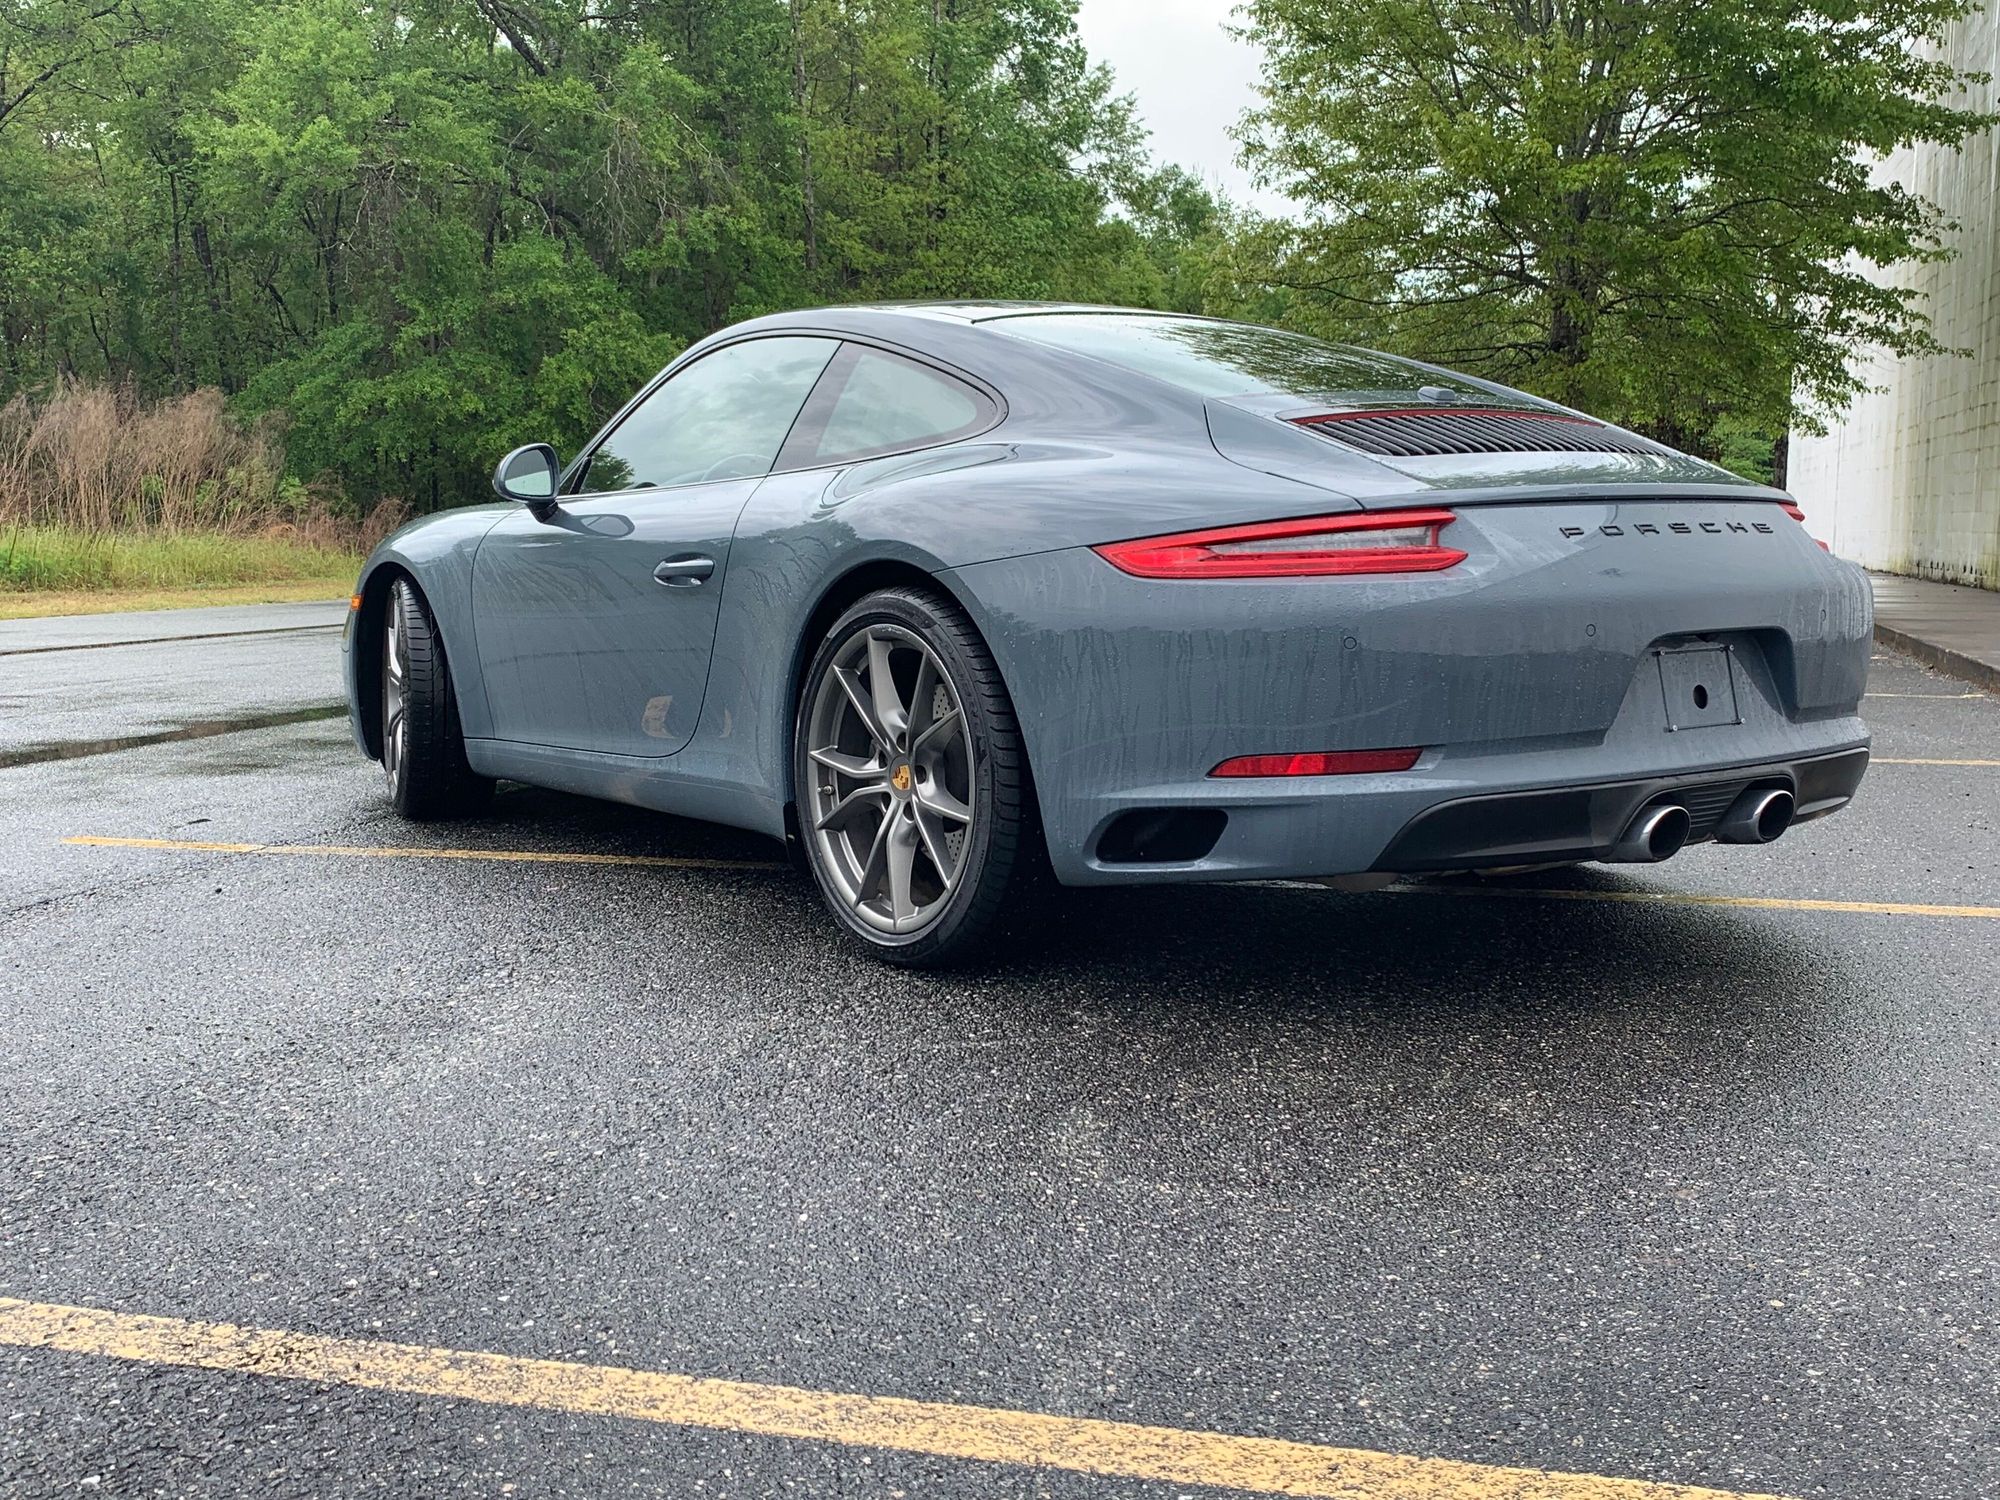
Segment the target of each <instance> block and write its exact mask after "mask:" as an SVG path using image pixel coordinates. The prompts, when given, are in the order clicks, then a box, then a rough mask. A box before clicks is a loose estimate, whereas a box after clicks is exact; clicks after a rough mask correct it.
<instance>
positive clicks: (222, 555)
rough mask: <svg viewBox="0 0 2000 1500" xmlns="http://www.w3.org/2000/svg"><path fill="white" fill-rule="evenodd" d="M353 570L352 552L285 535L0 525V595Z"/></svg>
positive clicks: (296, 577) (179, 585) (251, 580)
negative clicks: (247, 535)
mask: <svg viewBox="0 0 2000 1500" xmlns="http://www.w3.org/2000/svg"><path fill="white" fill-rule="evenodd" d="M360 568H361V557H360V554H359V553H355V552H349V551H347V550H345V549H344V548H339V547H325V546H318V545H314V544H312V543H310V542H302V541H297V540H294V539H291V538H287V537H241V536H220V535H215V534H212V533H199V532H161V533H142V532H86V531H75V530H69V529H67V528H62V527H47V526H20V527H7V528H4V529H0V593H16V594H19V593H39V592H61V593H79V592H88V591H91V590H98V589H104V590H121V591H139V590H181V589H199V588H208V587H213V586H220V585H236V584H275V583H286V582H295V581H308V580H320V579H329V578H341V579H345V580H348V581H349V582H351V581H352V580H353V578H354V575H355V574H356V573H357V572H359V571H360ZM343 586H344V585H343Z"/></svg>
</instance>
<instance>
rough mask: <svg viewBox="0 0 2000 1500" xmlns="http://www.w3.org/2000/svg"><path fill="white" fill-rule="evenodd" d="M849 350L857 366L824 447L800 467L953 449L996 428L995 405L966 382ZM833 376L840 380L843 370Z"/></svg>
mask: <svg viewBox="0 0 2000 1500" xmlns="http://www.w3.org/2000/svg"><path fill="white" fill-rule="evenodd" d="M848 347H849V348H850V349H851V350H852V351H853V364H852V365H851V366H850V368H849V369H848V371H847V378H846V379H845V380H844V381H843V382H842V383H841V386H840V391H839V394H838V395H836V396H835V397H834V398H833V401H832V404H831V406H830V408H829V409H828V411H827V414H826V425H825V426H824V427H823V428H822V429H821V431H820V434H819V441H818V442H817V443H816V444H815V445H814V448H813V450H812V452H811V454H810V455H809V456H804V457H802V458H801V460H800V461H801V462H804V463H808V464H828V463H843V462H847V461H850V460H853V459H860V458H867V457H870V456H871V455H873V454H877V453H891V452H894V451H896V450H897V449H899V448H916V447H921V446H923V445H925V444H929V443H948V442H950V441H951V440H952V439H953V438H959V437H966V436H968V435H970V434H971V433H974V432H978V431H979V430H980V429H981V428H983V427H986V426H988V425H990V424H991V423H992V420H993V417H994V414H995V413H994V406H993V403H992V402H991V401H990V400H988V399H987V398H986V397H985V396H984V395H982V394H981V393H980V392H978V391H976V390H974V389H973V388H972V387H971V386H969V385H967V384H966V383H965V382H964V381H962V380H954V379H953V378H952V377H951V376H949V375H945V374H942V373H940V372H939V371H937V370H933V369H931V368H930V367H929V366H928V365H920V364H918V363H917V362H916V361H915V360H909V359H902V358H899V357H898V356H896V355H893V354H884V353H883V352H882V351H880V350H878V349H870V348H867V347H865V346H863V345H860V344H853V345H849V346H848ZM834 373H835V375H838V374H839V370H838V368H836V369H835V372H834ZM829 383H830V382H829ZM814 404H815V405H817V404H818V403H817V402H815V403H814ZM790 458H791V456H790V455H787V461H788V462H789V461H790Z"/></svg>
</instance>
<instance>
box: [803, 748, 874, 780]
mask: <svg viewBox="0 0 2000 1500" xmlns="http://www.w3.org/2000/svg"><path fill="white" fill-rule="evenodd" d="M806 753H807V755H808V756H809V757H810V758H811V759H812V760H813V761H814V762H815V763H816V764H818V765H822V766H825V767H826V768H827V769H828V770H829V771H837V772H839V773H840V774H841V775H842V776H851V777H853V778H854V779H856V780H857V781H859V780H865V779H866V778H868V777H871V776H881V775H882V774H884V772H885V771H886V770H887V769H888V768H887V767H886V766H884V765H883V764H882V760H881V758H880V757H879V756H878V757H876V758H875V759H873V760H863V759H862V758H861V757H860V756H858V755H848V754H846V753H845V752H843V751H840V750H809V751H807V752H806Z"/></svg>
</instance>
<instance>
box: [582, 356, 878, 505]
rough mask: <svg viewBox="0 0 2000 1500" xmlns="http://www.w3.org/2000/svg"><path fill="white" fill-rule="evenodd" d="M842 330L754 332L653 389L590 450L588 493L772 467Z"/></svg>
mask: <svg viewBox="0 0 2000 1500" xmlns="http://www.w3.org/2000/svg"><path fill="white" fill-rule="evenodd" d="M839 347H840V344H839V341H838V340H836V339H820V338H767V339H746V340H744V341H743V342H742V343H740V344H729V345H726V346H725V347H723V348H721V349H718V350H716V351H715V352H714V353H713V354H705V355H703V356H702V357H701V358H700V359H698V360H696V361H695V362H694V363H693V364H691V365H689V366H688V367H687V368H686V369H684V370H681V371H680V372H678V373H677V374H675V375H674V376H672V377H671V378H670V379H669V380H668V381H667V382H666V384H664V385H662V386H661V387H660V388H659V389H657V390H656V391H654V392H653V394H652V395H650V396H648V397H647V398H646V399H645V400H644V401H643V402H642V403H640V405H639V406H638V407H636V408H635V409H634V410H633V411H632V412H631V413H630V414H629V415H628V416H627V417H626V418H625V420H624V421H622V422H620V423H619V424H618V426H617V427H616V428H614V429H613V430H612V432H611V435H610V436H609V437H607V438H605V440H604V441H603V442H602V443H600V444H598V445H597V447H596V449H595V450H594V451H593V452H592V453H591V455H590V461H589V463H588V464H587V465H586V466H585V468H584V472H583V474H582V475H581V476H580V480H579V481H578V483H577V484H576V486H575V487H576V488H577V489H579V490H581V491H583V492H584V493H588V494H602V493H605V492H606V491H610V490H632V489H642V488H646V487H648V486H652V485H660V484H697V483H699V482H700V481H702V480H705V479H743V478H747V477H749V476H751V475H755V474H768V473H769V472H770V470H771V465H772V463H773V462H774V461H776V459H777V457H778V449H779V448H780V447H781V446H783V444H784V441H785V434H786V433H787V432H789V431H791V427H792V421H793V419H794V418H796V417H797V416H798V414H799V408H800V407H801V406H803V405H804V404H805V399H806V395H807V393H808V392H810V391H811V390H812V388H813V382H814V381H816V380H818V379H819V377H820V372H821V371H823V370H824V369H825V368H826V366H827V362H828V361H829V360H831V359H832V358H833V356H834V352H835V351H836V350H837V349H838V348H839Z"/></svg>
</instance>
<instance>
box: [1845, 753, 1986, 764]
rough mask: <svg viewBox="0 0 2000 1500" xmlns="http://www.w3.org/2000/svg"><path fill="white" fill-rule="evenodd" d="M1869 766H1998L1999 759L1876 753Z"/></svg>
mask: <svg viewBox="0 0 2000 1500" xmlns="http://www.w3.org/2000/svg"><path fill="white" fill-rule="evenodd" d="M1868 764H1869V765H1871V766H2000V760H1930V759H1927V758H1924V757H1902V758H1898V757H1896V756H1893V755H1876V756H1871V757H1870V758H1869V761H1868Z"/></svg>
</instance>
